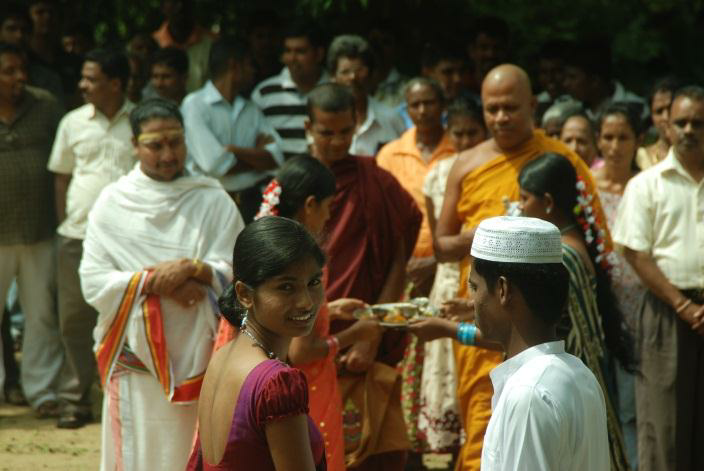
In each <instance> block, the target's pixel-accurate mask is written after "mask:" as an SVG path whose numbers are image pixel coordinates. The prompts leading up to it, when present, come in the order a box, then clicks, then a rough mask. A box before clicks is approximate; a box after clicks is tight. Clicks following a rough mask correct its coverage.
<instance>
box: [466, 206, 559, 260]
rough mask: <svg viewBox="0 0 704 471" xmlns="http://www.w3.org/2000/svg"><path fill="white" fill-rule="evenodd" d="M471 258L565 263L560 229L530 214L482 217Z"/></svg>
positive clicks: (475, 234) (473, 243)
mask: <svg viewBox="0 0 704 471" xmlns="http://www.w3.org/2000/svg"><path fill="white" fill-rule="evenodd" d="M471 255H472V257H475V258H481V259H483V260H489V261H492V262H507V263H562V242H561V240H560V230H559V229H558V228H557V227H556V226H555V225H554V224H552V223H549V222H547V221H544V220H542V219H536V218H529V217H513V216H499V217H494V218H489V219H485V220H483V221H482V222H481V223H479V226H478V227H477V230H476V232H475V233H474V241H473V242H472V250H471Z"/></svg>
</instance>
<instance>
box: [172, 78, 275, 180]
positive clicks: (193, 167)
mask: <svg viewBox="0 0 704 471" xmlns="http://www.w3.org/2000/svg"><path fill="white" fill-rule="evenodd" d="M181 113H182V114H183V121H184V127H185V129H186V145H187V147H188V159H187V161H186V169H187V170H188V171H189V173H191V174H193V175H207V176H210V177H214V178H218V179H219V180H220V183H221V184H222V186H223V188H225V190H227V191H239V190H243V189H245V188H248V187H250V186H252V185H254V184H255V183H256V182H257V181H259V180H261V179H262V178H263V177H264V176H266V174H267V173H271V172H273V170H272V171H270V172H261V171H258V170H250V171H245V172H239V173H237V174H236V175H227V172H228V171H229V170H230V169H231V168H232V167H233V166H234V165H235V164H236V163H237V156H236V155H235V154H233V153H232V152H228V151H226V150H225V146H228V145H232V146H237V147H256V142H257V137H258V136H259V135H262V134H266V135H268V136H271V137H272V138H273V139H274V142H272V143H270V144H267V145H266V146H265V147H264V148H265V149H266V150H267V151H268V152H269V153H270V154H271V155H272V157H273V158H274V161H275V162H276V163H277V164H279V165H281V164H282V163H283V158H284V157H283V153H282V152H281V139H280V137H279V135H278V134H277V133H276V131H275V130H274V128H272V127H271V125H270V124H269V122H268V121H267V120H266V118H264V114H263V113H262V112H261V110H260V109H259V108H257V105H255V104H254V103H252V102H251V101H249V100H247V99H245V98H242V97H240V96H238V97H236V98H235V101H234V103H232V104H231V103H230V102H228V101H227V100H225V98H223V96H222V95H221V94H220V92H219V91H218V89H217V88H215V85H213V82H211V81H208V82H207V83H206V84H205V85H203V87H202V88H201V89H200V90H197V91H195V92H193V93H190V94H189V95H188V96H186V98H184V100H183V104H182V105H181Z"/></svg>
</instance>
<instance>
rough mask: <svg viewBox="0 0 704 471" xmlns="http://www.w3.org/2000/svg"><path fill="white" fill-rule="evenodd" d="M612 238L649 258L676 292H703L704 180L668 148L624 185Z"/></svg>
mask: <svg viewBox="0 0 704 471" xmlns="http://www.w3.org/2000/svg"><path fill="white" fill-rule="evenodd" d="M612 236H613V239H614V242H615V243H616V244H618V245H621V246H625V247H628V248H629V249H631V250H636V251H639V252H646V253H648V254H650V255H651V256H652V257H653V259H654V260H655V263H656V264H657V266H658V268H660V270H661V271H662V272H663V274H664V275H665V277H666V278H667V279H668V280H669V281H670V283H672V284H673V285H675V286H676V287H678V288H679V289H701V288H704V180H702V181H700V182H699V183H697V182H696V181H695V180H694V179H693V178H692V176H691V175H690V174H689V173H688V172H687V171H686V170H685V169H684V167H683V166H682V164H681V163H680V161H679V160H678V159H677V157H676V156H675V151H674V149H673V148H670V151H669V152H668V153H667V156H666V157H665V159H664V160H663V161H662V162H660V163H658V164H656V165H654V166H652V167H650V168H648V169H647V170H644V171H642V172H640V173H639V174H638V175H636V176H635V177H633V178H631V180H630V181H629V182H628V185H626V190H625V192H624V194H623V199H622V200H621V204H620V205H619V208H618V214H617V216H616V224H615V226H614V230H613V232H612Z"/></svg>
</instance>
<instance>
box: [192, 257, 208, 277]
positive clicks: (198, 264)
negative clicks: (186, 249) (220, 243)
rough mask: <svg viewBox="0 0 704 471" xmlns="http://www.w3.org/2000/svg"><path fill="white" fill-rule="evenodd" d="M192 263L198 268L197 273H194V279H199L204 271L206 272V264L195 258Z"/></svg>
mask: <svg viewBox="0 0 704 471" xmlns="http://www.w3.org/2000/svg"><path fill="white" fill-rule="evenodd" d="M191 262H192V263H193V265H195V267H196V271H195V273H193V278H198V277H199V276H200V275H202V274H203V270H205V264H204V263H203V262H201V261H200V260H198V259H197V258H194V259H193V260H191Z"/></svg>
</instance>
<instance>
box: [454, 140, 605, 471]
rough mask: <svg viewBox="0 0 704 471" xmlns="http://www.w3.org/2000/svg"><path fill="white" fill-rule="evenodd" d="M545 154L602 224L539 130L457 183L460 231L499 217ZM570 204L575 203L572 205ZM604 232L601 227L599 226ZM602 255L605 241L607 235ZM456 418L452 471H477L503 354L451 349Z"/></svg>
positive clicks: (557, 147)
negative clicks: (459, 440)
mask: <svg viewBox="0 0 704 471" xmlns="http://www.w3.org/2000/svg"><path fill="white" fill-rule="evenodd" d="M545 152H555V153H558V154H561V155H564V156H565V157H566V158H567V159H568V160H569V161H570V162H572V164H573V165H574V166H575V169H576V170H577V175H579V176H581V177H582V178H583V179H584V181H585V183H586V185H587V191H588V192H590V193H591V194H593V195H594V200H593V202H592V206H593V208H594V210H595V212H596V217H597V219H600V220H601V221H602V222H604V221H606V218H605V217H604V212H603V209H602V207H601V203H600V201H599V196H598V194H597V192H596V186H595V184H594V179H593V177H592V175H591V172H590V170H589V167H587V165H586V164H585V163H584V161H582V159H580V158H579V157H578V156H577V155H576V154H575V153H574V152H572V151H571V150H569V149H568V148H567V147H566V146H565V145H564V144H563V143H562V142H560V141H557V140H555V139H551V138H549V137H547V136H546V135H545V133H544V132H543V131H541V130H536V131H534V132H533V137H532V138H531V139H529V140H528V141H526V142H525V143H524V144H523V145H521V146H520V147H519V148H518V149H515V150H513V151H512V152H510V153H506V154H503V155H498V156H496V157H495V158H493V159H492V160H490V161H489V162H487V163H485V164H484V165H481V166H479V167H477V168H476V169H474V170H473V171H471V172H470V173H468V174H467V175H466V176H465V177H464V180H463V181H462V194H461V196H460V200H459V201H458V203H457V215H458V217H459V219H460V220H461V221H462V229H463V230H465V231H467V230H471V229H474V228H476V227H477V226H478V225H479V223H480V222H481V221H483V220H484V219H487V218H490V217H494V216H501V215H502V214H504V213H505V207H504V201H505V200H509V201H517V200H518V196H519V186H518V175H519V173H520V172H521V169H522V168H523V166H524V165H525V164H526V163H528V162H530V161H531V160H533V159H535V158H536V157H538V156H539V155H541V154H544V153H545ZM575 204H576V202H575ZM602 227H603V228H604V230H605V231H606V225H605V224H602ZM606 239H607V245H608V246H609V247H607V249H610V245H611V238H610V236H609V235H608V234H607V237H606ZM469 267H470V264H469V259H465V260H464V261H463V262H462V273H461V276H460V287H459V295H460V296H468V292H467V291H468V290H467V279H468V277H469ZM455 359H456V364H457V376H458V388H457V395H458V398H459V402H460V413H461V416H462V418H463V425H464V427H465V431H466V433H467V439H466V442H465V444H464V446H463V447H462V449H461V451H460V455H459V458H458V460H457V467H456V469H457V470H472V471H479V468H480V458H481V453H482V444H483V442H484V433H485V432H486V427H487V425H488V424H489V418H490V417H491V396H492V395H493V393H494V391H493V387H492V385H491V380H490V379H489V372H490V371H491V370H492V369H494V367H496V366H497V365H498V364H499V363H500V362H501V361H503V354H502V353H499V352H495V351H490V350H485V349H482V348H476V347H465V346H462V345H460V344H458V343H455Z"/></svg>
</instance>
